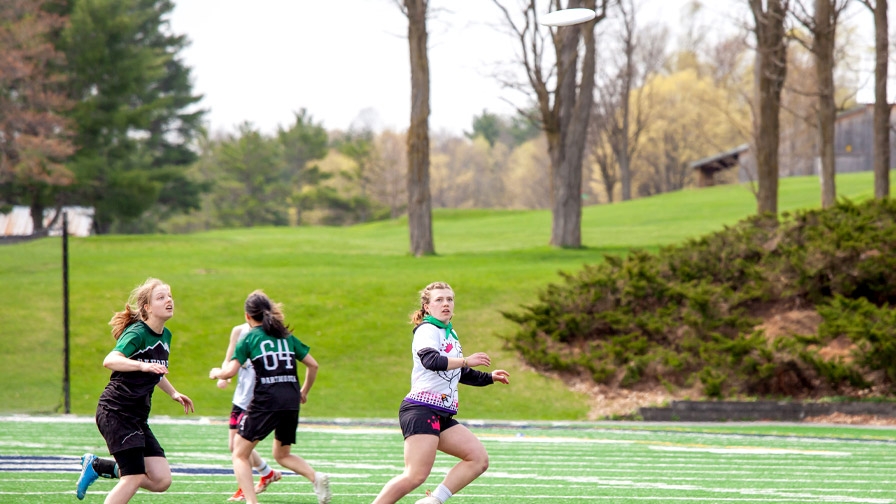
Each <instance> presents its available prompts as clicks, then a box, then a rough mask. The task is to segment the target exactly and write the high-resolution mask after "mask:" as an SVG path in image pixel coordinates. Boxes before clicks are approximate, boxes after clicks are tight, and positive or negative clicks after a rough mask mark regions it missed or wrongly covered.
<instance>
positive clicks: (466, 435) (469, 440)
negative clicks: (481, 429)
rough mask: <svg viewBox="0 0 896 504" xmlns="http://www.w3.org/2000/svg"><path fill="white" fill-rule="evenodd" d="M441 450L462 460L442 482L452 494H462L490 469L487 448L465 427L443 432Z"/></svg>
mask: <svg viewBox="0 0 896 504" xmlns="http://www.w3.org/2000/svg"><path fill="white" fill-rule="evenodd" d="M439 450H440V451H442V452H445V453H447V454H448V455H452V456H454V457H457V458H459V459H460V462H458V463H457V464H456V465H455V466H454V467H452V468H451V470H450V471H448V474H446V475H445V479H444V480H442V484H443V485H445V487H447V488H448V490H451V493H452V494H454V493H457V492H460V491H461V490H462V489H463V488H464V487H465V486H467V485H469V484H470V483H471V482H472V481H473V480H475V479H476V478H478V477H479V476H480V475H481V474H482V473H484V472H485V471H486V470H487V469H488V452H487V451H485V446H483V445H482V442H481V441H479V438H477V437H476V436H475V435H474V434H473V433H472V432H470V429H467V428H466V427H465V426H463V425H455V426H454V427H451V428H450V429H448V430H445V431H442V435H441V436H440V437H439Z"/></svg>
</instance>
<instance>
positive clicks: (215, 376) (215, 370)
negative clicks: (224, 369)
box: [208, 367, 224, 388]
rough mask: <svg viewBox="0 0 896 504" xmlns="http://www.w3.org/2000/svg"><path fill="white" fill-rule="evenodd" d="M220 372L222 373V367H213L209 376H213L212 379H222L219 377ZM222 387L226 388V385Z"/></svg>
mask: <svg viewBox="0 0 896 504" xmlns="http://www.w3.org/2000/svg"><path fill="white" fill-rule="evenodd" d="M219 374H221V368H219V367H213V368H212V370H211V371H209V372H208V377H209V378H211V379H212V380H220V378H218V375H219ZM218 386H219V387H221V385H220V384H218ZM221 388H224V387H221Z"/></svg>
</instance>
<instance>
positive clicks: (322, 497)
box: [314, 472, 333, 504]
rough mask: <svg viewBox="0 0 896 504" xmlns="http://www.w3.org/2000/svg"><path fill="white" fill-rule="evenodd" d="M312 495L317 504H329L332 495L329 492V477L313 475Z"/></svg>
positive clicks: (318, 474) (319, 474) (320, 474)
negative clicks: (315, 496)
mask: <svg viewBox="0 0 896 504" xmlns="http://www.w3.org/2000/svg"><path fill="white" fill-rule="evenodd" d="M314 495H317V504H330V499H332V498H333V494H332V493H331V492H330V477H329V476H327V475H326V474H324V473H320V472H315V473H314Z"/></svg>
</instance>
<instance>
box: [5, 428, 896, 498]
mask: <svg viewBox="0 0 896 504" xmlns="http://www.w3.org/2000/svg"><path fill="white" fill-rule="evenodd" d="M151 423H152V424H153V430H154V431H155V432H156V434H157V436H158V437H159V439H160V440H161V442H162V444H163V446H164V447H165V449H166V452H167V454H168V459H169V462H170V464H171V466H172V472H173V484H172V486H171V488H170V489H169V490H168V491H167V492H165V493H163V494H150V493H147V492H140V493H138V494H137V496H136V497H135V498H134V499H133V500H132V502H134V503H141V502H144V503H154V504H166V503H171V504H181V503H224V502H226V501H227V498H228V497H229V496H230V495H231V494H232V493H233V491H234V490H235V489H236V484H235V480H234V477H233V473H232V470H231V465H230V459H229V454H228V452H227V441H226V440H227V437H226V436H227V426H226V424H225V423H224V418H223V417H221V418H217V419H208V418H206V419H201V420H195V421H172V420H169V419H165V418H157V419H156V420H155V421H154V422H152V421H151ZM470 427H471V429H473V430H474V432H476V434H477V435H478V436H479V437H480V439H481V440H482V441H483V443H484V444H485V446H486V448H487V449H488V451H489V457H490V467H489V470H488V471H487V472H486V473H485V474H484V475H483V476H482V477H480V478H479V479H478V480H476V481H475V482H473V484H472V485H470V486H469V487H467V488H466V489H465V490H463V491H461V492H460V493H458V494H457V495H456V496H455V497H453V498H452V499H451V500H450V501H449V502H450V503H451V504H464V503H468V504H474V503H482V504H517V503H552V504H553V503H563V502H595V503H601V502H605V503H614V504H637V503H644V502H655V503H669V502H676V503H739V504H743V503H757V504H758V503H762V504H770V503H810V502H811V503H819V502H827V503H838V504H843V503H866V504H884V503H893V502H896V429H892V428H870V427H849V426H837V427H835V426H821V425H792V424H762V423H757V424H731V425H727V424H706V425H699V424H689V425H682V424H647V423H643V422H598V423H574V422H570V423H562V422H558V423H547V422H541V423H509V422H496V423H489V422H485V423H475V424H473V425H471V426H470ZM297 439H298V440H297V445H296V446H295V448H294V450H295V451H296V453H299V454H300V455H302V456H303V457H304V458H305V459H306V460H308V461H309V463H311V464H312V466H313V467H314V468H315V469H316V470H319V471H323V472H326V473H329V474H330V475H331V477H330V481H331V487H332V490H333V503H334V504H360V503H369V502H371V501H372V500H373V498H374V496H375V495H376V494H377V492H379V490H380V488H382V486H383V485H384V484H385V483H386V481H388V480H389V479H390V478H391V477H392V476H394V475H396V474H398V473H400V472H401V470H402V465H403V463H402V441H401V434H400V432H399V429H398V427H397V425H394V424H393V421H379V422H374V421H366V422H355V421H343V422H335V421H316V422H315V421H303V423H302V425H300V426H299V431H298V438H297ZM269 447H270V440H264V441H262V442H261V443H260V444H259V448H261V449H260V453H262V455H263V456H266V457H267V458H268V459H270V456H269ZM85 451H95V452H96V453H97V454H105V453H107V452H106V451H105V445H104V444H103V441H102V438H101V437H99V434H98V432H97V430H96V426H95V425H94V424H93V421H92V418H89V417H64V418H63V417H59V416H53V417H18V418H15V417H0V502H4V503H7V504H19V503H22V504H24V503H35V502H39V503H45V504H55V503H60V504H62V503H66V504H68V503H72V502H78V501H77V500H76V498H75V495H74V493H75V482H76V480H77V478H78V471H79V457H80V455H81V454H82V453H83V452H85ZM453 463H454V459H452V458H450V457H447V456H443V455H441V454H440V455H439V457H438V458H437V459H436V464H435V468H434V469H433V472H432V474H431V476H430V478H429V479H428V480H427V481H426V483H425V484H424V485H423V486H422V487H420V488H419V489H418V490H417V491H416V492H414V493H413V494H412V495H410V496H408V497H406V498H405V499H403V500H402V501H400V502H401V503H402V504H410V503H413V502H415V501H416V500H417V499H419V498H420V497H421V496H422V495H423V492H424V491H425V490H426V489H432V488H434V487H435V486H436V485H438V483H439V482H440V481H441V478H442V477H443V476H444V474H445V472H446V471H447V469H448V468H449V467H451V465H453ZM274 467H275V468H277V467H278V466H276V465H274ZM256 481H257V476H256ZM113 486H114V481H112V480H103V479H100V480H98V481H97V482H96V483H95V484H94V485H93V486H92V487H91V488H90V491H89V492H88V494H87V497H86V498H85V500H84V501H83V502H85V503H96V502H101V501H102V500H103V499H104V498H105V495H106V493H107V492H108V491H109V490H110V489H111V488H112V487H113ZM260 501H261V502H263V503H307V504H314V503H316V502H317V501H316V499H315V497H314V494H313V493H312V490H311V485H310V484H309V483H308V482H307V480H305V479H304V478H301V477H300V476H296V475H295V474H292V473H288V474H286V475H285V476H284V478H283V479H282V480H281V481H279V482H277V483H274V484H273V485H272V486H271V487H270V489H269V490H268V491H267V492H265V493H263V494H261V496H260Z"/></svg>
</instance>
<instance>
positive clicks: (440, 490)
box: [432, 484, 451, 502]
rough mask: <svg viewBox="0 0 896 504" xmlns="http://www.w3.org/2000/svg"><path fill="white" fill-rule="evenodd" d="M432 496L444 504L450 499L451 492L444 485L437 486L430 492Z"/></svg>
mask: <svg viewBox="0 0 896 504" xmlns="http://www.w3.org/2000/svg"><path fill="white" fill-rule="evenodd" d="M432 496H433V497H435V498H436V499H439V500H440V501H442V502H445V501H447V500H448V499H450V498H451V490H448V489H447V488H445V485H442V484H439V486H437V487H436V489H435V490H434V491H433V492H432Z"/></svg>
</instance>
